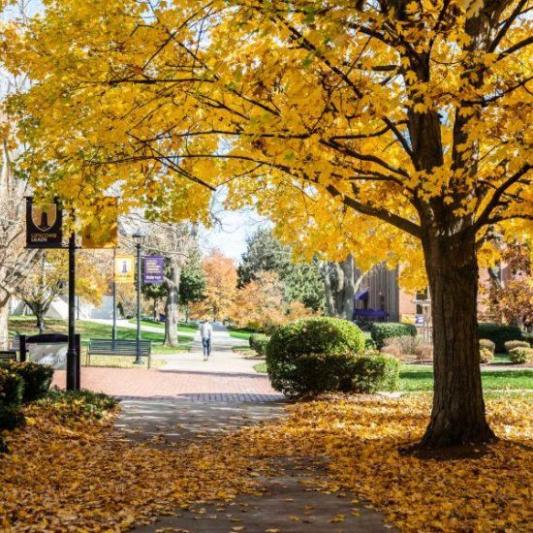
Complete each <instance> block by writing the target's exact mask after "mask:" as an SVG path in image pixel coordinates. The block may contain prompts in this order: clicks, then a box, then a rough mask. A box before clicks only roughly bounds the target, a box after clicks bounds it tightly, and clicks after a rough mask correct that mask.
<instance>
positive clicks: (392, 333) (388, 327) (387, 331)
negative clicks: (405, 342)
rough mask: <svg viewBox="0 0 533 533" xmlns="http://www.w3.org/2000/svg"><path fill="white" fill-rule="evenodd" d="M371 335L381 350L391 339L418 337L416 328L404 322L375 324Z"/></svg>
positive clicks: (371, 329)
mask: <svg viewBox="0 0 533 533" xmlns="http://www.w3.org/2000/svg"><path fill="white" fill-rule="evenodd" d="M370 334H371V335H372V339H373V340H374V342H375V343H376V345H377V347H378V349H381V348H383V346H384V345H385V339H388V338H390V337H406V336H411V337H416V326H415V325H414V324H404V323H403V322H374V323H373V324H372V326H371V328H370Z"/></svg>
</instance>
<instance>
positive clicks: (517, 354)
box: [509, 347, 533, 365]
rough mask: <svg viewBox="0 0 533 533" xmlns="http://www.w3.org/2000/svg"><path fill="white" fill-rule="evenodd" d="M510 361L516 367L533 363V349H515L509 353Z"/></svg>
mask: <svg viewBox="0 0 533 533" xmlns="http://www.w3.org/2000/svg"><path fill="white" fill-rule="evenodd" d="M509 359H510V360H511V363H513V364H515V365H523V364H524V363H533V348H521V347H518V348H514V349H513V350H511V351H510V352H509Z"/></svg>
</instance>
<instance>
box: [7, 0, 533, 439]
mask: <svg viewBox="0 0 533 533" xmlns="http://www.w3.org/2000/svg"><path fill="white" fill-rule="evenodd" d="M531 9H532V6H531V2H530V1H528V0H508V1H506V0H503V1H500V0H498V1H496V0H432V1H429V0H416V1H414V0H358V1H354V0H335V1H333V0H331V1H329V0H322V1H311V0H292V1H290V0H210V1H209V0H205V1H201V0H198V1H190V0H167V1H156V0H151V1H137V0H105V1H104V0H49V1H47V2H46V3H45V9H44V11H43V13H41V14H40V15H38V16H36V17H34V18H32V19H30V20H27V21H23V22H24V23H23V24H22V25H21V26H20V27H19V28H17V27H13V28H7V29H6V30H5V32H6V34H7V39H6V45H7V46H8V47H9V46H10V45H11V48H10V49H9V53H8V58H7V63H8V66H9V68H11V69H12V70H13V71H15V72H18V73H24V74H26V75H27V76H28V79H29V80H30V83H29V89H28V90H27V91H26V92H25V93H24V94H21V95H20V96H19V97H18V98H16V99H15V100H13V109H15V110H16V111H17V112H19V113H20V123H19V126H20V131H21V134H22V136H23V138H24V140H25V141H26V142H28V143H29V144H30V145H31V146H32V150H31V152H28V156H27V157H26V159H25V161H24V162H23V165H25V167H26V169H27V170H28V171H29V172H31V175H32V177H33V180H34V183H35V184H36V185H41V186H43V188H44V189H46V190H48V191H53V193H54V194H60V195H61V196H63V197H64V199H65V200H66V201H69V200H70V201H71V202H76V203H78V204H79V203H80V202H81V203H82V204H83V198H87V197H92V196H94V195H99V194H103V192H104V191H105V190H106V189H107V188H108V187H109V186H110V185H112V184H114V183H117V182H119V183H120V187H121V190H122V192H123V195H124V198H125V202H124V208H125V209H129V208H130V207H131V206H132V205H138V204H144V205H148V206H149V207H150V212H151V214H152V215H154V216H157V217H162V218H169V219H176V218H178V219H181V218H195V219H206V218H207V217H208V212H209V209H208V208H209V202H210V194H209V191H210V190H212V189H214V188H216V187H220V186H222V185H224V186H225V187H226V188H227V190H228V198H229V200H228V203H229V205H233V206H239V205H244V204H249V203H255V204H256V205H257V206H258V208H259V209H260V210H261V211H262V212H263V213H265V214H267V215H269V216H271V217H272V218H273V219H274V220H276V221H278V222H280V223H282V224H284V226H285V227H286V228H288V229H287V233H290V236H291V237H292V238H293V239H294V235H295V227H296V226H298V224H305V226H303V227H304V228H305V235H306V241H305V242H307V243H308V244H309V245H311V244H312V246H313V248H314V249H315V250H317V249H318V250H321V251H324V252H325V253H329V254H331V255H332V256H334V255H342V253H345V252H347V251H350V252H352V253H354V254H355V255H356V256H358V257H363V258H364V257H365V255H366V254H367V253H368V254H369V255H371V256H372V257H374V256H382V257H383V258H387V259H390V255H391V254H396V255H398V254H401V253H402V252H403V253H404V254H405V253H407V254H409V256H412V257H413V258H416V257H422V256H423V264H424V266H425V270H426V273H427V278H428V280H429V286H430V293H431V302H432V313H433V328H434V353H435V363H434V368H435V388H434V399H433V411H432V416H431V422H430V424H429V426H428V429H427V432H426V434H425V436H424V438H423V440H422V444H423V445H424V446H430V447H437V446H446V445H451V444H461V443H467V442H481V441H487V440H490V439H492V438H493V437H494V435H493V432H492V431H491V429H490V428H489V426H488V424H487V422H486V418H485V408H484V402H483V396H482V389H481V376H480V370H479V353H478V352H479V350H478V340H477V336H476V296H477V278H478V263H477V255H478V250H480V249H481V248H482V247H483V246H487V244H486V243H487V242H488V241H490V237H491V235H493V234H494V233H495V232H498V233H503V234H505V233H506V232H507V233H509V232H511V233H513V232H514V233H516V232H519V231H527V223H528V221H529V220H531V218H532V200H533V193H532V190H531V188H528V185H529V181H530V177H531V174H530V172H531V170H530V169H531V163H530V158H531V140H532V134H531V128H530V125H531V123H532V106H531V101H532V98H531V89H530V84H531V80H532V61H531V53H530V45H531V44H532V43H533V37H532V35H533V32H532V31H531V30H532V25H533V23H532V19H531V16H530V13H531ZM87 214H88V216H89V215H90V210H89V209H87ZM282 231H283V230H282ZM296 240H297V239H296Z"/></svg>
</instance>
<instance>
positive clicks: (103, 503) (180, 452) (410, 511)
mask: <svg viewBox="0 0 533 533" xmlns="http://www.w3.org/2000/svg"><path fill="white" fill-rule="evenodd" d="M530 400H531V396H529V398H528V397H527V396H512V397H505V398H499V399H493V400H489V401H488V409H489V413H490V419H491V423H492V424H493V427H494V428H495V429H496V431H497V433H498V434H499V436H500V437H502V440H501V441H500V442H498V443H497V444H494V445H491V446H489V447H488V448H487V449H486V450H480V452H483V453H480V456H479V457H478V458H475V459H455V460H446V461H444V460H435V459H432V460H427V459H426V460H423V459H418V458H415V457H412V456H405V455H402V454H400V453H399V452H398V447H399V446H400V445H402V444H405V443H408V442H412V441H414V440H416V439H417V438H419V436H420V435H421V432H422V431H423V428H424V426H425V424H426V422H427V413H428V409H429V400H428V397H427V396H409V397H405V398H402V399H400V400H388V399H375V398H367V399H350V398H332V399H329V400H322V401H316V402H310V403H300V404H294V405H292V406H289V407H288V408H287V409H288V411H289V413H288V414H289V416H288V417H286V418H282V419H279V420H273V421H272V422H269V423H268V424H263V425H261V426H257V427H252V428H246V429H244V430H241V431H238V432H236V433H234V434H232V435H229V436H225V437H217V438H214V439H212V440H204V441H202V442H201V443H199V444H198V445H196V444H192V445H188V446H187V447H183V446H178V447H175V448H173V447H151V446H150V445H146V444H144V445H143V444H141V445H133V444H131V443H129V442H126V441H125V440H123V439H122V438H121V436H120V435H117V434H116V433H114V432H113V430H112V421H113V417H112V416H105V417H103V418H100V419H99V418H96V417H94V416H92V415H91V413H87V412H85V411H83V408H82V406H81V404H80V405H79V406H76V405H74V406H72V405H66V404H62V403H61V402H59V403H58V402H55V403H53V402H48V403H45V404H42V405H35V406H32V407H30V408H28V409H27V411H26V414H27V417H28V420H29V424H28V426H27V427H26V428H25V429H20V430H17V431H16V432H14V433H11V434H9V435H8V437H7V440H8V444H9V445H10V447H11V449H12V453H11V454H10V455H5V456H3V457H1V458H0V487H2V498H1V499H0V529H7V530H9V529H15V528H16V530H18V531H54V530H55V531H69V530H79V529H80V528H82V529H84V530H87V531H100V530H103V529H106V530H116V531H118V530H126V529H128V528H129V527H131V525H133V524H134V523H139V522H143V521H149V520H150V519H151V518H153V517H155V516H157V515H161V514H166V513H171V512H172V511H174V510H175V509H176V508H178V507H186V506H187V505H188V504H189V503H190V502H193V501H198V500H200V501H202V500H204V501H205V500H229V499H231V498H232V497H233V496H234V495H236V494H238V493H257V492H258V490H259V484H258V480H259V478H260V476H261V475H262V474H264V475H269V473H270V466H269V465H270V461H271V459H273V458H277V457H279V456H280V455H283V456H286V457H296V458H298V457H305V458H311V459H315V460H316V461H317V462H320V463H323V462H324V460H325V459H326V460H327V461H328V463H329V468H328V472H329V475H328V477H327V478H321V479H317V480H316V483H317V484H318V485H320V486H321V487H322V488H323V490H326V491H335V490H338V491H346V492H347V491H353V492H354V493H355V494H356V495H358V496H359V497H361V498H364V499H366V500H368V501H370V502H371V503H372V504H373V505H374V506H375V507H376V508H377V509H379V510H381V511H382V512H383V513H384V514H385V515H386V517H387V520H388V522H390V523H393V524H394V525H396V526H397V527H399V528H400V529H401V530H403V531H465V530H466V531H483V532H485V531H494V530H500V531H502V530H508V531H525V530H527V528H528V527H529V523H528V518H530V516H528V513H529V509H530V507H529V506H530V501H531V486H532V484H531V481H532V479H531V476H532V474H531V472H533V460H532V457H533V455H532V453H531V450H532V445H533V427H532V425H533V423H532V420H531V417H530V410H531V401H530Z"/></svg>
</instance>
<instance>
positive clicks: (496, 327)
mask: <svg viewBox="0 0 533 533" xmlns="http://www.w3.org/2000/svg"><path fill="white" fill-rule="evenodd" d="M478 336H479V338H480V339H490V340H491V341H492V342H493V343H494V344H495V345H496V352H503V351H504V350H505V343H506V342H507V341H515V340H516V341H520V340H523V335H522V331H521V330H520V328H518V327H517V326H504V325H501V324H493V323H492V322H484V323H481V324H479V325H478Z"/></svg>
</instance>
